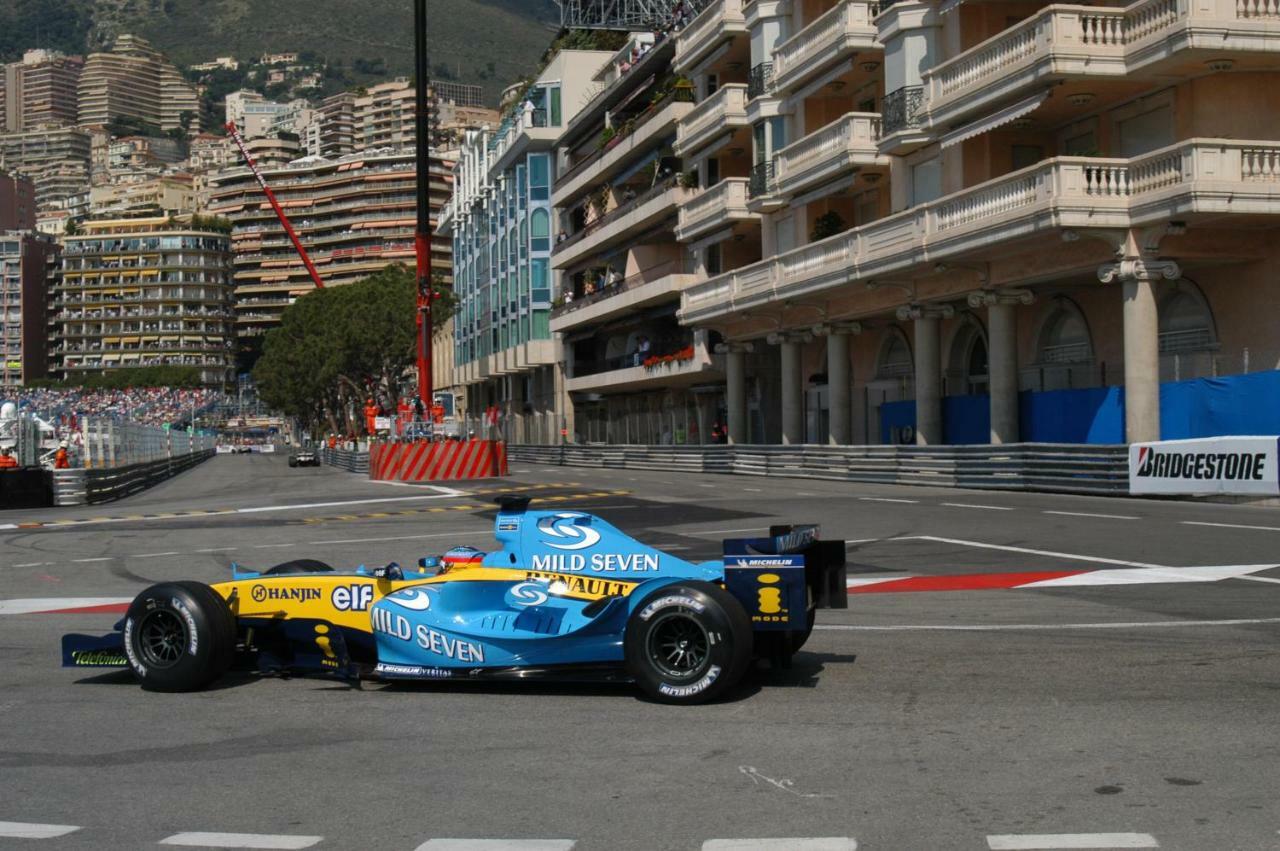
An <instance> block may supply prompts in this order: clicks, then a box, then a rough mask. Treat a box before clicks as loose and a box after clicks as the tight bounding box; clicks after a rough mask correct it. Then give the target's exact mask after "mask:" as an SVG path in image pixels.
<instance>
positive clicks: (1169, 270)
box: [1098, 258, 1182, 443]
mask: <svg viewBox="0 0 1280 851" xmlns="http://www.w3.org/2000/svg"><path fill="white" fill-rule="evenodd" d="M1181 275H1182V270H1181V269H1180V268H1179V267H1178V264H1177V263H1175V262H1174V261H1172V260H1145V259H1142V258H1130V259H1126V260H1120V261H1118V262H1116V263H1105V264H1103V265H1102V266H1100V267H1099V268H1098V280H1100V281H1102V282H1103V283H1104V284H1109V283H1111V282H1112V281H1115V280H1119V281H1120V284H1121V286H1122V288H1123V289H1122V293H1123V297H1124V314H1123V316H1124V433H1125V440H1126V441H1127V442H1129V443H1142V442H1146V441H1150V440H1159V439H1160V320H1159V317H1158V316H1157V313H1156V294H1155V282H1156V281H1157V280H1159V279H1160V278H1165V279H1166V280H1170V281H1175V280H1177V279H1178V278H1179V277H1181Z"/></svg>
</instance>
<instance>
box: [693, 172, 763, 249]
mask: <svg viewBox="0 0 1280 851" xmlns="http://www.w3.org/2000/svg"><path fill="white" fill-rule="evenodd" d="M748 182H749V181H748V179H747V178H745V177H728V178H725V179H724V180H722V181H720V182H719V183H717V184H716V185H715V186H712V187H710V188H708V189H704V190H703V191H702V192H701V193H699V194H698V195H696V196H694V198H693V200H691V201H689V202H687V203H685V204H682V205H681V206H680V215H679V219H678V223H677V225H676V235H677V238H679V239H681V240H685V239H688V238H690V237H691V236H693V235H694V234H697V233H700V232H701V231H702V230H704V229H706V228H707V227H708V226H712V227H716V226H720V225H725V224H728V223H730V222H731V221H733V220H735V219H744V218H748V217H750V216H752V215H754V214H753V213H751V211H750V210H748V209H747V184H748Z"/></svg>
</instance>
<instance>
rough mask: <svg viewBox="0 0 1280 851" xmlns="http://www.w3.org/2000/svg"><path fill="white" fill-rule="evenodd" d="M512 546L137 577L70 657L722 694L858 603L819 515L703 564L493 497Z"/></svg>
mask: <svg viewBox="0 0 1280 851" xmlns="http://www.w3.org/2000/svg"><path fill="white" fill-rule="evenodd" d="M498 503H499V506H500V508H499V511H498V513H497V516H496V518H495V521H494V526H495V531H494V536H495V537H496V538H497V540H498V542H499V543H500V544H501V549H499V550H496V551H494V552H490V553H482V552H479V551H476V550H472V549H470V548H459V549H457V550H453V551H450V552H449V553H447V554H446V555H445V556H444V557H442V558H424V559H421V560H420V561H419V564H418V566H417V568H416V569H406V568H401V567H399V566H398V565H396V564H391V565H387V566H386V567H382V568H377V569H372V570H370V569H366V568H364V567H360V568H357V569H356V570H354V571H350V572H337V571H334V570H333V569H332V568H331V567H329V566H328V565H326V564H323V563H321V562H318V561H310V560H300V561H293V562H287V563H285V564H282V565H278V566H276V567H275V568H272V569H270V570H267V571H264V572H260V573H259V572H252V571H245V570H241V569H240V568H238V567H235V566H233V568H232V570H233V579H232V581H230V582H221V583H216V584H214V585H205V584H202V583H199V582H166V583H162V584H159V585H154V586H152V587H150V588H148V589H147V590H145V591H143V592H142V593H141V594H139V595H138V597H137V598H136V599H135V600H134V601H133V603H132V604H131V605H130V607H129V610H128V612H127V613H126V615H125V617H124V619H123V620H121V621H120V623H118V624H117V625H116V631H115V632H113V633H111V634H110V635H106V636H87V635H74V634H73V635H67V636H64V637H63V663H64V665H66V666H69V667H95V668H102V667H104V666H110V665H116V666H119V667H128V668H130V669H132V671H133V673H134V675H135V676H136V677H137V679H138V681H139V682H140V683H141V684H142V686H143V687H144V688H146V689H151V690H155V691H193V690H198V689H201V688H204V687H205V686H208V685H209V684H210V683H212V682H213V681H214V680H216V679H217V678H218V677H220V676H222V675H223V674H224V673H226V672H227V671H228V670H230V669H232V668H233V667H234V668H237V669H241V670H248V671H256V672H261V673H284V674H301V675H307V674H318V675H324V676H331V677H339V678H343V679H346V680H348V681H349V682H352V683H353V684H358V682H359V681H360V679H361V678H373V679H378V680H492V679H528V678H533V677H545V678H553V679H561V680H588V681H615V682H616V681H630V682H634V683H636V684H637V685H639V686H640V688H641V689H642V690H643V691H644V692H645V693H646V694H648V695H649V696H650V697H652V698H654V699H656V700H659V701H663V702H668V703H697V702H702V701H706V700H711V699H714V698H715V697H717V696H719V695H721V694H723V693H724V692H725V690H726V689H729V688H730V687H732V686H733V685H734V684H735V683H737V682H738V681H739V680H740V679H741V678H742V676H743V675H744V674H745V673H746V671H747V669H748V667H749V666H750V664H751V662H752V660H753V659H754V658H760V657H763V658H767V659H770V660H771V661H772V662H774V663H775V664H782V665H785V664H787V663H788V662H789V661H790V658H791V656H792V655H793V654H794V653H795V652H796V651H798V650H799V649H800V647H801V646H802V645H803V644H804V642H805V640H806V639H807V638H808V636H809V632H810V631H811V630H812V628H813V618H814V611H815V610H816V609H817V608H822V607H828V608H844V607H846V606H847V605H848V597H847V591H846V579H845V546H844V542H843V541H830V540H821V539H820V537H819V534H818V528H817V527H816V526H794V527H792V526H785V527H773V528H771V529H770V535H769V537H766V538H750V539H730V540H726V541H725V542H724V556H723V558H722V559H720V560H717V561H709V562H703V563H701V564H694V563H692V562H688V561H684V560H682V559H679V558H677V557H675V556H673V555H670V554H668V553H664V552H660V551H659V550H656V549H654V548H652V547H648V546H645V545H644V544H642V543H640V542H638V541H636V540H635V539H633V538H631V537H629V536H627V535H625V534H623V533H622V532H620V531H619V530H618V529H617V528H615V527H614V526H612V525H611V524H609V523H608V522H606V521H604V520H602V519H600V518H599V517H596V516H593V515H590V514H584V513H581V512H576V511H530V510H528V504H529V500H528V499H526V498H523V497H500V498H499V500H498Z"/></svg>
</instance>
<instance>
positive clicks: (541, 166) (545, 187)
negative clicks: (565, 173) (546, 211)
mask: <svg viewBox="0 0 1280 851" xmlns="http://www.w3.org/2000/svg"><path fill="white" fill-rule="evenodd" d="M549 164H550V161H549V160H548V158H547V155H546V154H539V155H537V156H531V157H529V197H530V198H531V199H532V200H534V201H546V200H548V199H550V198H551V173H550V170H549Z"/></svg>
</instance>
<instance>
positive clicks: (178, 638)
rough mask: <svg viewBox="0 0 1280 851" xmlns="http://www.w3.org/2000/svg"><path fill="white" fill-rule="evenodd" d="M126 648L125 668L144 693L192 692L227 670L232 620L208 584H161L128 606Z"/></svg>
mask: <svg viewBox="0 0 1280 851" xmlns="http://www.w3.org/2000/svg"><path fill="white" fill-rule="evenodd" d="M124 646H125V655H126V656H128V658H129V667H130V668H132V669H133V673H134V675H135V676H136V677H137V678H138V682H139V683H141V685H142V687H143V688H144V689H147V690H148V691H166V692H181V691H196V690H199V689H202V688H204V687H205V686H207V685H209V684H210V683H212V682H213V681H214V680H216V679H217V678H218V677H220V676H222V675H223V674H225V673H226V672H227V669H228V668H230V667H231V661H232V658H233V656H234V655H235V650H236V622H235V616H234V615H232V614H231V608H230V607H229V606H228V605H227V601H226V600H224V599H223V598H222V595H221V594H219V593H218V592H217V591H214V590H213V589H212V588H210V587H209V586H208V585H205V584H203V583H200V582H162V583H160V584H159V585H153V586H151V587H150V588H148V589H147V590H146V591H143V592H142V593H141V594H139V595H138V596H137V597H136V598H135V599H134V601H133V603H132V604H131V605H130V606H129V611H128V613H127V614H126V615H125V626H124Z"/></svg>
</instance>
